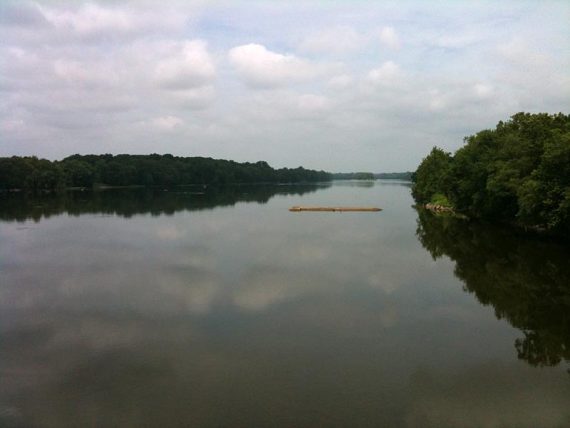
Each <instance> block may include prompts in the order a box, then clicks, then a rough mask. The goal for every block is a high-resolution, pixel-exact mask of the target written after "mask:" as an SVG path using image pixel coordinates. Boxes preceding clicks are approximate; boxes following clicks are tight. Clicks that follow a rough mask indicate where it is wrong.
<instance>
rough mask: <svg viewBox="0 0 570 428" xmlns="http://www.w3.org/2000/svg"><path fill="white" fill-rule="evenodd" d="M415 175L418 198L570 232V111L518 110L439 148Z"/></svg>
mask: <svg viewBox="0 0 570 428" xmlns="http://www.w3.org/2000/svg"><path fill="white" fill-rule="evenodd" d="M413 181H414V185H413V195H414V198H415V199H416V201H417V202H419V203H427V202H432V203H436V204H441V205H448V206H451V207H453V208H454V209H455V210H456V211H458V212H461V213H464V214H467V215H468V216H470V217H476V218H481V219H486V220H491V221H497V222H505V223H512V224H517V225H519V226H523V227H525V228H532V229H536V230H542V231H547V232H549V233H551V234H555V235H558V236H564V237H567V238H568V237H570V115H565V114H562V113H558V114H553V115H551V114H546V113H540V114H530V113H517V114H515V115H514V116H512V117H511V119H510V120H508V121H506V122H502V121H501V122H499V123H498V125H497V126H496V128H495V129H493V130H483V131H481V132H478V133H477V134H475V135H472V136H470V137H467V138H465V145H464V146H463V147H461V148H460V149H459V150H457V151H456V152H455V154H453V155H452V154H451V153H446V152H445V151H443V150H441V149H439V148H437V147H434V148H433V149H432V151H431V153H430V154H429V155H428V156H427V157H426V158H424V159H423V161H422V162H421V164H420V165H419V167H418V169H417V170H416V172H415V173H414V174H413Z"/></svg>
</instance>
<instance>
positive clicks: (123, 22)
mask: <svg viewBox="0 0 570 428" xmlns="http://www.w3.org/2000/svg"><path fill="white" fill-rule="evenodd" d="M42 11H43V15H44V16H45V18H46V19H47V20H48V22H50V23H51V24H53V25H54V26H55V27H56V28H61V29H70V30H73V31H76V32H77V33H79V34H93V33H95V32H102V31H112V32H115V31H118V32H127V31H131V30H133V28H134V27H135V25H134V20H133V16H132V15H131V14H128V13H127V12H126V11H124V10H121V9H107V8H103V7H100V6H98V5H96V4H86V5H84V6H82V7H81V8H79V9H78V10H57V9H42Z"/></svg>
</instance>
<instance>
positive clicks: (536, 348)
mask: <svg viewBox="0 0 570 428" xmlns="http://www.w3.org/2000/svg"><path fill="white" fill-rule="evenodd" d="M418 216H419V217H418V228H417V232H416V233H417V236H418V238H419V240H420V242H421V243H422V245H423V246H424V248H425V249H426V250H428V251H429V252H430V254H431V255H432V257H433V258H434V259H437V258H440V257H442V256H447V257H449V258H450V259H451V260H453V261H454V262H455V275H456V276H457V277H458V278H459V279H461V280H462V281H463V283H464V284H465V289H466V290H467V291H468V292H470V293H473V294H474V295H475V296H476V297H477V300H478V301H479V302H481V303H482V304H483V305H492V306H493V307H494V309H495V314H496V316H497V318H499V319H503V318H504V319H506V320H508V322H509V323H510V324H511V325H513V326H514V327H516V328H518V329H520V330H521V332H522V337H520V338H518V339H517V340H516V342H515V348H516V351H517V354H518V357H519V358H520V359H522V360H525V361H527V362H528V363H529V364H531V365H533V366H554V365H557V364H559V363H560V362H561V361H565V362H568V361H570V257H569V252H568V248H567V247H564V246H561V245H558V244H555V243H551V242H541V241H538V240H537V239H535V238H527V237H522V236H519V235H517V234H515V233H513V232H512V231H509V230H505V229H501V228H496V227H490V226H487V225H486V226H483V225H480V224H476V223H472V222H467V221H464V220H460V219H456V218H453V217H450V216H438V215H433V214H432V213H430V212H428V211H425V210H419V212H418Z"/></svg>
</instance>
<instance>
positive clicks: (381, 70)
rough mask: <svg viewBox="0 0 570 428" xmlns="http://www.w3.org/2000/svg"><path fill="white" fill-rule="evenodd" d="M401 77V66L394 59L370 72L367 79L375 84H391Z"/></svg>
mask: <svg viewBox="0 0 570 428" xmlns="http://www.w3.org/2000/svg"><path fill="white" fill-rule="evenodd" d="M400 77H401V70H400V67H399V66H398V65H397V64H396V63H394V62H393V61H386V62H385V63H383V64H382V65H381V66H380V67H378V68H374V69H372V70H370V71H369V72H368V75H367V79H368V81H369V82H371V83H373V84H375V85H389V84H393V83H395V82H396V81H397V80H398V79H399V78H400Z"/></svg>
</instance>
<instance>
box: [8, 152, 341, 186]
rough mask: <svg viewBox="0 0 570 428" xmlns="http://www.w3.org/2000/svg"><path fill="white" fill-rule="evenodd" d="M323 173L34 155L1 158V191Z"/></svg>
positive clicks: (144, 158)
mask: <svg viewBox="0 0 570 428" xmlns="http://www.w3.org/2000/svg"><path fill="white" fill-rule="evenodd" d="M330 180H331V175H330V174H329V173H327V172H325V171H314V170H309V169H305V168H302V167H299V168H295V169H290V168H282V169H273V168H272V167H271V166H269V165H268V164H267V162H263V161H260V162H256V163H250V162H245V163H238V162H234V161H228V160H220V159H211V158H202V157H178V156H172V155H169V154H167V155H158V154H151V155H116V156H113V155H110V154H105V155H84V156H82V155H73V156H69V157H67V158H65V159H63V160H61V161H55V162H51V161H49V160H46V159H38V158H36V157H17V156H13V157H10V158H0V190H2V189H3V190H6V189H27V190H43V189H46V190H47V189H56V188H64V187H92V186H96V185H107V186H131V185H143V186H152V185H163V186H172V185H181V184H226V183H299V182H318V181H330Z"/></svg>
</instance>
